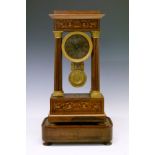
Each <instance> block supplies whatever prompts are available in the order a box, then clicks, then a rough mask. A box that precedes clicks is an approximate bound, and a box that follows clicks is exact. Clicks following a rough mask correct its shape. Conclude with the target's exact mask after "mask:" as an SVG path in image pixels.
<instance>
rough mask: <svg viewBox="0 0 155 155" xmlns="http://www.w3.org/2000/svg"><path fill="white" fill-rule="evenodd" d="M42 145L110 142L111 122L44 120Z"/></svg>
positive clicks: (104, 120) (106, 119) (108, 119)
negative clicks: (53, 121)
mask: <svg viewBox="0 0 155 155" xmlns="http://www.w3.org/2000/svg"><path fill="white" fill-rule="evenodd" d="M42 139H43V141H44V145H51V144H53V143H56V144H63V143H81V144H82V143H101V144H105V145H107V144H110V143H111V140H112V121H111V119H110V118H109V117H106V116H105V117H104V119H103V121H102V122H99V123H97V122H61V123H60V122H59V123H52V122H49V121H48V118H45V119H44V121H43V123H42Z"/></svg>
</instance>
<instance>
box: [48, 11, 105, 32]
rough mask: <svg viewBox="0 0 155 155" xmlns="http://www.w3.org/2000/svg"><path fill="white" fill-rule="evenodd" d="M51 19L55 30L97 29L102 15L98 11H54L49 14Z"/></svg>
mask: <svg viewBox="0 0 155 155" xmlns="http://www.w3.org/2000/svg"><path fill="white" fill-rule="evenodd" d="M49 16H50V18H51V19H53V21H54V24H53V26H54V27H53V29H54V30H55V31H75V30H76V31H77V30H78V31H99V29H100V19H101V18H102V17H103V16H104V14H102V13H101V12H100V11H93V10H89V11H76V10H72V11H67V10H64V11H54V14H49Z"/></svg>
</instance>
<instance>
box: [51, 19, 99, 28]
mask: <svg viewBox="0 0 155 155" xmlns="http://www.w3.org/2000/svg"><path fill="white" fill-rule="evenodd" d="M99 27H100V23H99V20H98V19H57V20H55V22H54V29H56V30H68V29H76V30H77V29H94V30H99Z"/></svg>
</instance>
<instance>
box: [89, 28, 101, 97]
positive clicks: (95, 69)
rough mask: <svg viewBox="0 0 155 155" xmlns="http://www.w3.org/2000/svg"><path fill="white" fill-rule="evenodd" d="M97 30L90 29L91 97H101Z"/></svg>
mask: <svg viewBox="0 0 155 155" xmlns="http://www.w3.org/2000/svg"><path fill="white" fill-rule="evenodd" d="M99 34H100V32H99V31H92V42H93V51H92V55H91V92H90V95H91V97H92V98H100V97H103V96H102V94H101V93H100V69H99V64H100V62H99Z"/></svg>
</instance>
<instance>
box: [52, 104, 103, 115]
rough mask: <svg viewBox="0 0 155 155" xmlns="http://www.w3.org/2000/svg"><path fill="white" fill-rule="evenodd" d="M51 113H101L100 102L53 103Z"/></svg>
mask: <svg viewBox="0 0 155 155" xmlns="http://www.w3.org/2000/svg"><path fill="white" fill-rule="evenodd" d="M52 109H53V110H52V113H61V112H63V113H64V112H65V113H66V112H67V113H70V112H72V113H80V112H82V113H101V112H102V102H100V101H99V102H87V101H81V102H79V101H74V102H71V101H70V102H60V101H59V102H53V103H52Z"/></svg>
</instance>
